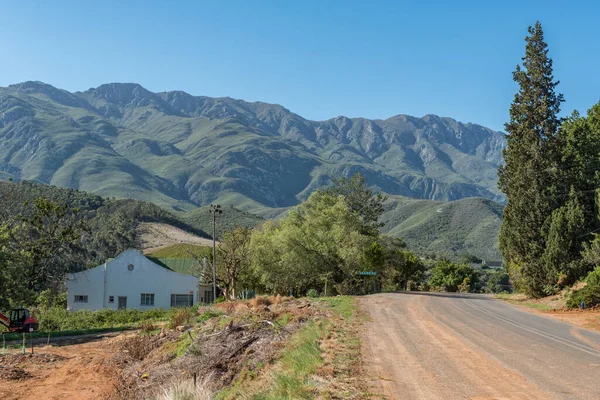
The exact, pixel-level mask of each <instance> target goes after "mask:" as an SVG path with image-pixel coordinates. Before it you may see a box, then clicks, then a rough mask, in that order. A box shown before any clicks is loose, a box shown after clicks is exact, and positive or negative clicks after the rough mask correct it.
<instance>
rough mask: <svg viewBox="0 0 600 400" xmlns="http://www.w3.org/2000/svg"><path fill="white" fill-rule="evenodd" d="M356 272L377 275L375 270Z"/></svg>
mask: <svg viewBox="0 0 600 400" xmlns="http://www.w3.org/2000/svg"><path fill="white" fill-rule="evenodd" d="M358 274H359V275H377V272H375V271H360V272H359V273H358Z"/></svg>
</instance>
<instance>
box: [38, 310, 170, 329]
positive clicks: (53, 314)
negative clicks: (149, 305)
mask: <svg viewBox="0 0 600 400" xmlns="http://www.w3.org/2000/svg"><path fill="white" fill-rule="evenodd" d="M172 313H173V311H171V310H169V311H165V310H162V309H152V310H148V311H141V310H134V309H128V310H109V309H105V310H98V311H90V310H80V311H68V310H66V309H64V308H58V307H52V308H49V309H47V310H40V311H39V312H38V313H37V315H36V317H37V318H38V322H39V324H40V330H41V331H70V330H83V329H94V328H114V327H121V326H132V325H138V324H140V323H141V322H142V321H159V320H165V319H167V317H168V316H169V315H170V314H172Z"/></svg>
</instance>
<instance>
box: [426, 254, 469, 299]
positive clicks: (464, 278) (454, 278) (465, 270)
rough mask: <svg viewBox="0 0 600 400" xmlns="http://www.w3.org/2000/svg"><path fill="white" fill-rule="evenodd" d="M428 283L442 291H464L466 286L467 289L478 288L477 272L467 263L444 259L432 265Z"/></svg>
mask: <svg viewBox="0 0 600 400" xmlns="http://www.w3.org/2000/svg"><path fill="white" fill-rule="evenodd" d="M429 285H430V286H431V287H432V288H434V289H437V290H440V291H443V292H456V291H457V290H459V289H462V291H465V290H466V287H467V286H468V291H470V292H475V291H478V290H479V272H478V271H476V270H474V269H473V268H471V267H469V266H468V265H465V264H456V263H453V262H451V261H449V260H445V259H444V260H441V261H438V262H437V263H436V264H435V266H434V267H433V269H432V272H431V277H430V278H429ZM461 285H463V286H462V287H461Z"/></svg>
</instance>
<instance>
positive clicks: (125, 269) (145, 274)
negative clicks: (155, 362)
mask: <svg viewBox="0 0 600 400" xmlns="http://www.w3.org/2000/svg"><path fill="white" fill-rule="evenodd" d="M67 293H68V297H67V299H68V300H67V309H69V310H84V309H85V310H99V309H102V308H110V309H115V310H116V309H124V308H136V309H140V310H146V309H150V308H164V309H167V308H170V307H186V306H192V305H194V304H196V303H198V302H209V301H211V300H212V296H211V295H212V288H211V287H210V286H209V285H205V284H200V285H199V282H198V278H197V277H195V276H193V275H188V274H181V273H178V272H175V271H172V270H170V269H168V268H166V267H165V266H161V265H159V264H158V263H155V262H152V261H150V260H149V259H148V258H146V256H144V254H142V253H141V252H140V251H138V250H127V251H124V252H123V253H121V254H119V256H118V257H117V258H115V259H113V260H110V261H107V262H106V263H104V264H102V265H99V266H97V267H95V268H91V269H88V270H86V271H83V272H78V273H76V274H70V275H69V276H68V277H67Z"/></svg>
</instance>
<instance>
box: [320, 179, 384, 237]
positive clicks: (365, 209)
mask: <svg viewBox="0 0 600 400" xmlns="http://www.w3.org/2000/svg"><path fill="white" fill-rule="evenodd" d="M325 192H326V193H329V194H332V195H334V196H343V197H344V199H346V203H347V204H348V207H350V211H351V212H352V213H355V214H356V215H358V217H359V218H360V221H361V222H362V226H361V228H360V233H361V234H363V235H372V236H377V235H378V234H379V228H381V227H382V226H384V225H385V224H384V223H383V222H380V221H379V218H380V217H381V215H382V214H383V211H384V207H383V203H384V202H385V201H386V200H387V197H386V196H384V195H383V194H381V193H377V194H375V193H373V192H372V191H371V190H370V189H369V188H367V185H366V182H365V178H364V177H363V175H362V174H361V173H360V172H357V173H356V174H354V175H353V176H352V177H351V178H349V179H346V178H334V179H333V183H332V185H331V186H329V187H328V188H327V189H325Z"/></svg>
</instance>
